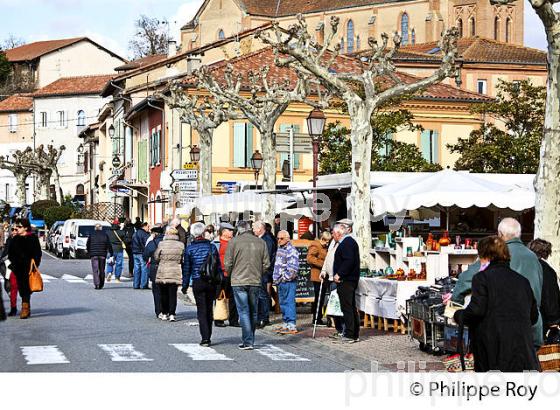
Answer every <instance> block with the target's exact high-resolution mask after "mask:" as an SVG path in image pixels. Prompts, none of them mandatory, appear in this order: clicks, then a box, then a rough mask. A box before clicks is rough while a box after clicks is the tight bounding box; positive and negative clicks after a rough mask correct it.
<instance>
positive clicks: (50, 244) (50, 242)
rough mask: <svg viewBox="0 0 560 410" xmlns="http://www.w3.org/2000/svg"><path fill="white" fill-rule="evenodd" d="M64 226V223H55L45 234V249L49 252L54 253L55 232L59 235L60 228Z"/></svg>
mask: <svg viewBox="0 0 560 410" xmlns="http://www.w3.org/2000/svg"><path fill="white" fill-rule="evenodd" d="M62 225H64V221H56V222H55V223H53V224H52V226H51V228H50V229H49V232H47V239H46V248H47V250H48V251H50V252H55V249H56V235H57V231H58V233H60V229H59V228H60V227H62Z"/></svg>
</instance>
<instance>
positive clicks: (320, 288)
mask: <svg viewBox="0 0 560 410" xmlns="http://www.w3.org/2000/svg"><path fill="white" fill-rule="evenodd" d="M323 282H324V280H323V278H321V286H319V297H318V298H317V311H316V312H315V322H314V323H313V337H312V339H315V330H317V318H318V317H319V309H320V308H321V295H322V294H323Z"/></svg>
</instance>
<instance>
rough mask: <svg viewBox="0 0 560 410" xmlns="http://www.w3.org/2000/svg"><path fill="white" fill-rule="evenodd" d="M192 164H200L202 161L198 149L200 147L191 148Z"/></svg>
mask: <svg viewBox="0 0 560 410" xmlns="http://www.w3.org/2000/svg"><path fill="white" fill-rule="evenodd" d="M190 155H191V162H195V163H198V162H199V161H200V148H198V146H196V145H195V146H193V147H192V148H191V152H190Z"/></svg>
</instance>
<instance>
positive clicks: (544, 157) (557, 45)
mask: <svg viewBox="0 0 560 410" xmlns="http://www.w3.org/2000/svg"><path fill="white" fill-rule="evenodd" d="M559 30H560V23H559V22H556V23H555V24H553V26H552V27H551V29H550V30H547V31H548V33H547V35H548V85H547V97H546V113H545V119H544V139H543V142H542V146H541V155H540V156H541V158H540V164H539V169H538V171H537V176H536V178H535V191H536V203H535V237H536V238H541V239H545V240H547V241H549V242H550V243H552V255H551V256H550V258H549V260H548V261H549V262H550V263H551V265H552V266H553V268H554V269H555V270H556V272H560V270H559V268H560V218H559V214H558V212H559V211H558V205H559V204H560V184H559V183H558V180H559V178H560V83H559V81H560V39H558V37H557V35H556V34H555V33H558V32H559Z"/></svg>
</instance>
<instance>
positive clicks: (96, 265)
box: [91, 256, 105, 289]
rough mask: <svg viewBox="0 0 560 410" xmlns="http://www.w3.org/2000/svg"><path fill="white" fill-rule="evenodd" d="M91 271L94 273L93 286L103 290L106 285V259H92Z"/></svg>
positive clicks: (98, 257) (100, 257) (102, 257)
mask: <svg viewBox="0 0 560 410" xmlns="http://www.w3.org/2000/svg"><path fill="white" fill-rule="evenodd" d="M91 270H92V271H93V285H94V286H95V287H96V288H100V289H102V288H103V286H104V285H105V257H104V256H93V257H92V258H91Z"/></svg>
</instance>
